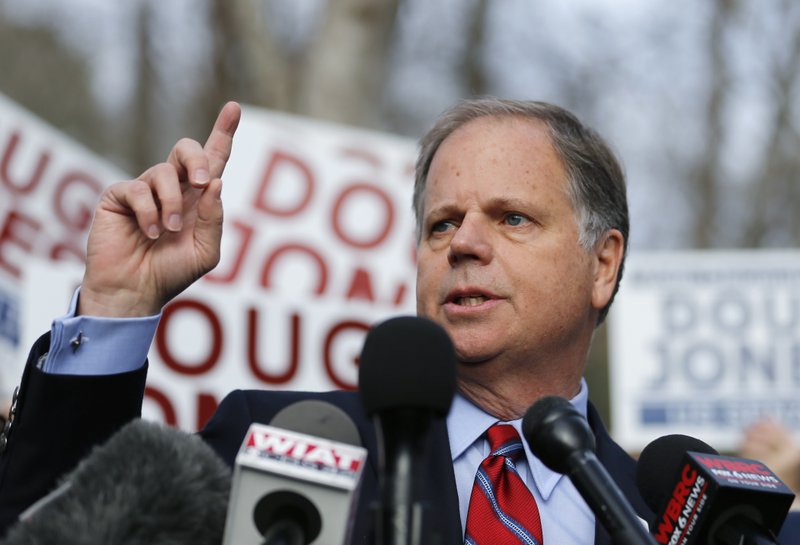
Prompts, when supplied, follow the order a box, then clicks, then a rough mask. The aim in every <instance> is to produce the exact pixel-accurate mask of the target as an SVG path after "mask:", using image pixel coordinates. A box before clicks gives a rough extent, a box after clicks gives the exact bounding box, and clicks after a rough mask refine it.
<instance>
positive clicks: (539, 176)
mask: <svg viewBox="0 0 800 545" xmlns="http://www.w3.org/2000/svg"><path fill="white" fill-rule="evenodd" d="M566 180H567V176H566V170H565V168H564V165H563V161H562V159H561V157H560V156H559V154H558V153H557V152H556V150H555V148H554V146H553V144H552V140H551V137H550V133H549V129H548V127H547V125H546V124H545V123H544V122H542V121H539V120H536V119H528V118H522V117H517V116H503V117H489V116H485V117H480V118H478V119H473V120H471V121H468V122H467V123H465V124H464V125H462V126H460V127H459V128H458V129H456V130H455V131H453V132H452V133H451V134H450V135H449V136H448V137H447V138H445V139H444V141H443V142H442V143H441V144H440V146H439V148H438V150H437V151H436V154H435V155H434V157H433V160H432V162H431V166H430V170H429V171H428V180H427V181H428V184H427V185H428V192H430V191H433V190H435V189H434V188H436V187H437V186H438V188H439V189H444V187H442V185H445V186H450V185H451V184H453V183H454V182H458V181H461V182H464V185H466V186H468V185H474V184H478V185H482V184H484V183H490V184H491V185H493V186H496V187H497V188H498V189H502V186H507V187H508V188H509V189H511V188H512V186H513V187H515V188H519V185H520V184H524V185H527V186H530V188H531V189H538V190H543V189H549V190H557V191H559V192H566V190H567V187H566ZM458 185H462V184H458ZM545 186H546V187H545Z"/></svg>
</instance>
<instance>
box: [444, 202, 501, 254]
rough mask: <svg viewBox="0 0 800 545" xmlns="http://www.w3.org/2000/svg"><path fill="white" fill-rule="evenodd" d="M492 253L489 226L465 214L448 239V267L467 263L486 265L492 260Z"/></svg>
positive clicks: (479, 219)
mask: <svg viewBox="0 0 800 545" xmlns="http://www.w3.org/2000/svg"><path fill="white" fill-rule="evenodd" d="M493 251H494V248H493V247H492V243H491V230H490V226H489V225H487V224H486V222H485V220H484V219H482V218H480V217H476V216H472V215H470V214H467V215H466V216H464V218H463V220H462V222H461V225H459V226H458V229H457V230H456V232H455V234H454V235H453V238H451V239H450V248H449V251H448V253H447V259H448V261H449V262H450V265H456V264H458V263H464V262H467V261H475V262H477V263H479V264H486V263H488V262H489V261H491V260H492V254H493Z"/></svg>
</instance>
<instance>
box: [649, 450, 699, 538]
mask: <svg viewBox="0 0 800 545" xmlns="http://www.w3.org/2000/svg"><path fill="white" fill-rule="evenodd" d="M696 479H697V472H696V471H695V470H694V469H692V466H691V465H689V464H685V465H684V466H683V471H681V480H680V481H678V484H676V485H675V488H674V489H673V490H672V497H671V498H670V499H669V503H667V507H666V509H664V514H663V515H662V517H661V520H660V521H659V523H658V528H657V530H656V534H655V538H656V541H658V542H659V543H667V542H668V541H669V538H670V536H671V535H672V530H673V529H674V528H675V522H676V521H677V520H678V517H679V516H680V515H681V510H682V509H683V506H684V504H685V503H686V497H687V496H688V495H689V492H690V491H691V488H692V485H694V482H695V480H696Z"/></svg>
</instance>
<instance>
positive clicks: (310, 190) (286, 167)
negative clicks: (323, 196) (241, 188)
mask: <svg viewBox="0 0 800 545" xmlns="http://www.w3.org/2000/svg"><path fill="white" fill-rule="evenodd" d="M292 170H293V171H294V174H295V176H294V178H293V179H292V182H294V181H299V182H302V183H304V184H305V192H304V193H303V195H302V196H301V197H300V199H298V202H297V203H296V204H295V205H294V206H293V207H292V206H288V207H286V208H278V207H277V206H274V205H272V204H271V203H270V202H268V200H267V191H268V190H269V188H270V186H271V185H272V184H273V182H275V183H278V182H276V180H277V179H278V177H279V174H280V173H281V172H283V173H286V174H290V173H291V171H292ZM290 183H291V182H290ZM274 191H275V192H276V193H277V192H278V191H279V188H278V189H275V190H274ZM313 194H314V175H313V174H312V173H311V169H309V168H308V166H307V165H306V164H305V162H304V161H303V160H302V159H300V158H299V157H297V156H295V155H290V154H289V153H286V152H283V151H275V152H274V153H273V154H272V156H271V157H270V160H269V162H268V163H267V168H266V170H265V171H264V176H263V177H262V178H261V186H260V187H259V188H258V191H257V193H256V198H255V201H254V203H253V206H254V207H255V208H256V209H258V210H261V211H263V212H266V213H267V214H272V215H273V216H278V217H284V218H286V217H290V216H294V215H296V214H299V213H300V212H302V211H303V209H304V208H305V207H306V206H308V203H309V202H310V201H311V196H312V195H313Z"/></svg>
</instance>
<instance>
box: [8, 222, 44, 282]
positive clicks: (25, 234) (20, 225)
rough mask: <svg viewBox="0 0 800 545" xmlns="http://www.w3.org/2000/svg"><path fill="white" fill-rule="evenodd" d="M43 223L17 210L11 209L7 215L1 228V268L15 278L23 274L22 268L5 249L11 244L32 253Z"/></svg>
mask: <svg viewBox="0 0 800 545" xmlns="http://www.w3.org/2000/svg"><path fill="white" fill-rule="evenodd" d="M41 228H42V225H41V224H40V223H39V222H38V221H36V220H35V219H33V218H31V217H30V216H26V215H24V214H22V213H20V212H17V211H16V210H11V211H10V212H9V213H8V215H7V216H6V221H5V223H3V227H2V229H0V269H3V270H5V271H6V272H7V273H8V274H10V275H11V276H13V277H14V278H20V277H21V276H22V270H21V269H20V268H19V267H17V266H16V265H14V263H13V262H12V260H10V259H8V257H7V255H6V253H5V251H4V250H6V249H7V248H8V247H9V246H11V245H16V246H17V247H19V248H21V249H22V250H24V251H25V252H26V253H31V250H32V249H33V241H32V239H33V237H34V236H35V235H36V233H38V232H39V230H40V229H41Z"/></svg>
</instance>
